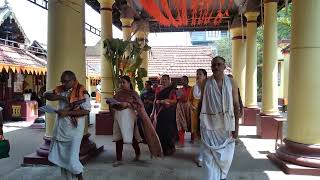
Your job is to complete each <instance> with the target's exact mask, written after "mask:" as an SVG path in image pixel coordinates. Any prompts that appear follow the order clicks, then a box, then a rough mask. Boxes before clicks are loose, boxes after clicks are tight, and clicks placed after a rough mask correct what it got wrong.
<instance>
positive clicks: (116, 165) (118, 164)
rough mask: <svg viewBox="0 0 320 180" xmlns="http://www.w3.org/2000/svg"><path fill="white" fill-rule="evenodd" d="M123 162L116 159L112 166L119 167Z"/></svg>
mask: <svg viewBox="0 0 320 180" xmlns="http://www.w3.org/2000/svg"><path fill="white" fill-rule="evenodd" d="M122 164H123V163H122V161H115V162H114V163H113V164H112V166H113V167H118V166H121V165H122Z"/></svg>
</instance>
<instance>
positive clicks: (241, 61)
mask: <svg viewBox="0 0 320 180" xmlns="http://www.w3.org/2000/svg"><path fill="white" fill-rule="evenodd" d="M233 25H235V22H233ZM245 29H246V27H243V29H242V28H241V26H240V27H239V26H237V25H235V27H231V30H230V31H231V36H232V74H233V77H234V79H235V80H236V82H237V84H238V86H239V90H240V95H241V98H242V100H243V101H244V97H245V81H246V79H245V77H246V35H245V31H246V30H245ZM242 33H244V34H242Z"/></svg>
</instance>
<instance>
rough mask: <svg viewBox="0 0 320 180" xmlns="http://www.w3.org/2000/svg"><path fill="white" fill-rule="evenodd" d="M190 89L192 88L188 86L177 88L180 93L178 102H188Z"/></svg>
mask: <svg viewBox="0 0 320 180" xmlns="http://www.w3.org/2000/svg"><path fill="white" fill-rule="evenodd" d="M191 89H192V88H191V87H190V86H187V87H182V88H179V89H178V91H179V92H180V93H182V95H181V96H180V97H178V102H187V101H188V100H189V94H190V91H191Z"/></svg>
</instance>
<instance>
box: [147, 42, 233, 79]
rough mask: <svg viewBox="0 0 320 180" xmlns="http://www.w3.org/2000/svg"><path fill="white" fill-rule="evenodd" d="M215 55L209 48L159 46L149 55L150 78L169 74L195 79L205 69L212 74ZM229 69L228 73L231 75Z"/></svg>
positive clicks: (228, 69)
mask: <svg viewBox="0 0 320 180" xmlns="http://www.w3.org/2000/svg"><path fill="white" fill-rule="evenodd" d="M214 56H215V55H214V54H213V52H212V49H211V48H210V47H208V46H158V47H152V48H151V50H150V53H149V66H148V69H149V70H148V76H149V77H159V76H161V75H163V74H168V75H170V77H173V78H175V77H176V78H180V77H181V76H184V75H185V76H188V77H195V76H196V70H197V69H199V68H202V69H205V70H206V71H207V72H208V76H210V75H211V74H212V71H211V60H212V58H213V57H214ZM230 72H231V69H230V68H229V67H228V68H227V69H226V73H230Z"/></svg>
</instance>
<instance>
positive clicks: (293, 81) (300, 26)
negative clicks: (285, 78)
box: [269, 0, 320, 176]
mask: <svg viewBox="0 0 320 180" xmlns="http://www.w3.org/2000/svg"><path fill="white" fill-rule="evenodd" d="M319 8H320V1H318V0H309V1H299V0H293V1H292V43H291V46H290V49H291V50H290V51H291V54H290V58H291V59H290V72H289V107H288V135H287V138H286V139H285V146H282V147H281V148H279V149H278V150H277V152H276V155H269V158H270V159H271V160H273V161H274V162H276V163H277V164H278V165H281V169H282V170H284V171H285V172H286V173H294V174H312V175H318V176H319V175H320V145H319V144H320V133H319V126H320V121H319V115H320V111H319V106H320V101H319V99H320V94H319V92H320V86H319V84H320V79H319V67H320V61H319V58H318V57H319V55H320V34H319V31H320V21H319V20H318V18H319V17H320V11H319ZM306 9H307V11H306ZM303 17H308V18H303ZM284 161H286V162H284ZM288 162H289V163H288ZM290 164H294V165H296V166H292V165H290ZM299 166H304V167H299Z"/></svg>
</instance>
